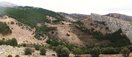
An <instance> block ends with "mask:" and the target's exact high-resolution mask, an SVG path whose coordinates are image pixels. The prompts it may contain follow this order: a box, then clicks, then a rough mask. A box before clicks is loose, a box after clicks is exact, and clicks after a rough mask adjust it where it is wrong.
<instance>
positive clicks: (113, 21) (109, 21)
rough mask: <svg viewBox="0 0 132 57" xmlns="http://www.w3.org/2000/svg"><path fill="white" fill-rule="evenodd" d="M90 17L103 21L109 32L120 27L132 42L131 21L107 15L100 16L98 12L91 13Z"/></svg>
mask: <svg viewBox="0 0 132 57" xmlns="http://www.w3.org/2000/svg"><path fill="white" fill-rule="evenodd" d="M91 18H92V20H94V21H99V22H105V24H106V26H108V27H109V29H110V30H111V32H115V31H117V30H119V29H120V28H121V29H122V31H123V33H124V34H126V35H127V37H128V38H129V40H130V41H131V42H132V36H131V35H132V23H131V22H129V21H126V20H123V19H118V18H113V17H109V16H102V15H98V14H91Z"/></svg>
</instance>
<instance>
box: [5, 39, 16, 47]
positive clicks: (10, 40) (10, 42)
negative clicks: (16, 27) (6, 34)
mask: <svg viewBox="0 0 132 57" xmlns="http://www.w3.org/2000/svg"><path fill="white" fill-rule="evenodd" d="M5 43H6V44H7V45H11V46H17V45H18V43H17V40H16V39H15V38H13V39H9V40H7V41H5Z"/></svg>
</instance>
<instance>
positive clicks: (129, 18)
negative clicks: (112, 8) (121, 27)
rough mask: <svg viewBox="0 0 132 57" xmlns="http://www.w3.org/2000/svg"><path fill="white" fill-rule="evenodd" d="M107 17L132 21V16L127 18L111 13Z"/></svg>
mask: <svg viewBox="0 0 132 57" xmlns="http://www.w3.org/2000/svg"><path fill="white" fill-rule="evenodd" d="M105 16H110V17H114V18H118V19H123V20H126V21H132V16H127V15H124V14H119V13H109V14H106V15H105Z"/></svg>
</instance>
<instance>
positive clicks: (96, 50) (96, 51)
mask: <svg viewBox="0 0 132 57" xmlns="http://www.w3.org/2000/svg"><path fill="white" fill-rule="evenodd" d="M100 52H101V50H100V48H99V47H94V48H93V49H92V50H91V51H90V54H91V56H92V57H99V54H100Z"/></svg>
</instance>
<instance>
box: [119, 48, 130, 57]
mask: <svg viewBox="0 0 132 57" xmlns="http://www.w3.org/2000/svg"><path fill="white" fill-rule="evenodd" d="M120 52H121V54H122V56H123V57H129V54H130V50H129V49H128V48H126V47H125V48H123V49H121V51H120Z"/></svg>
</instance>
